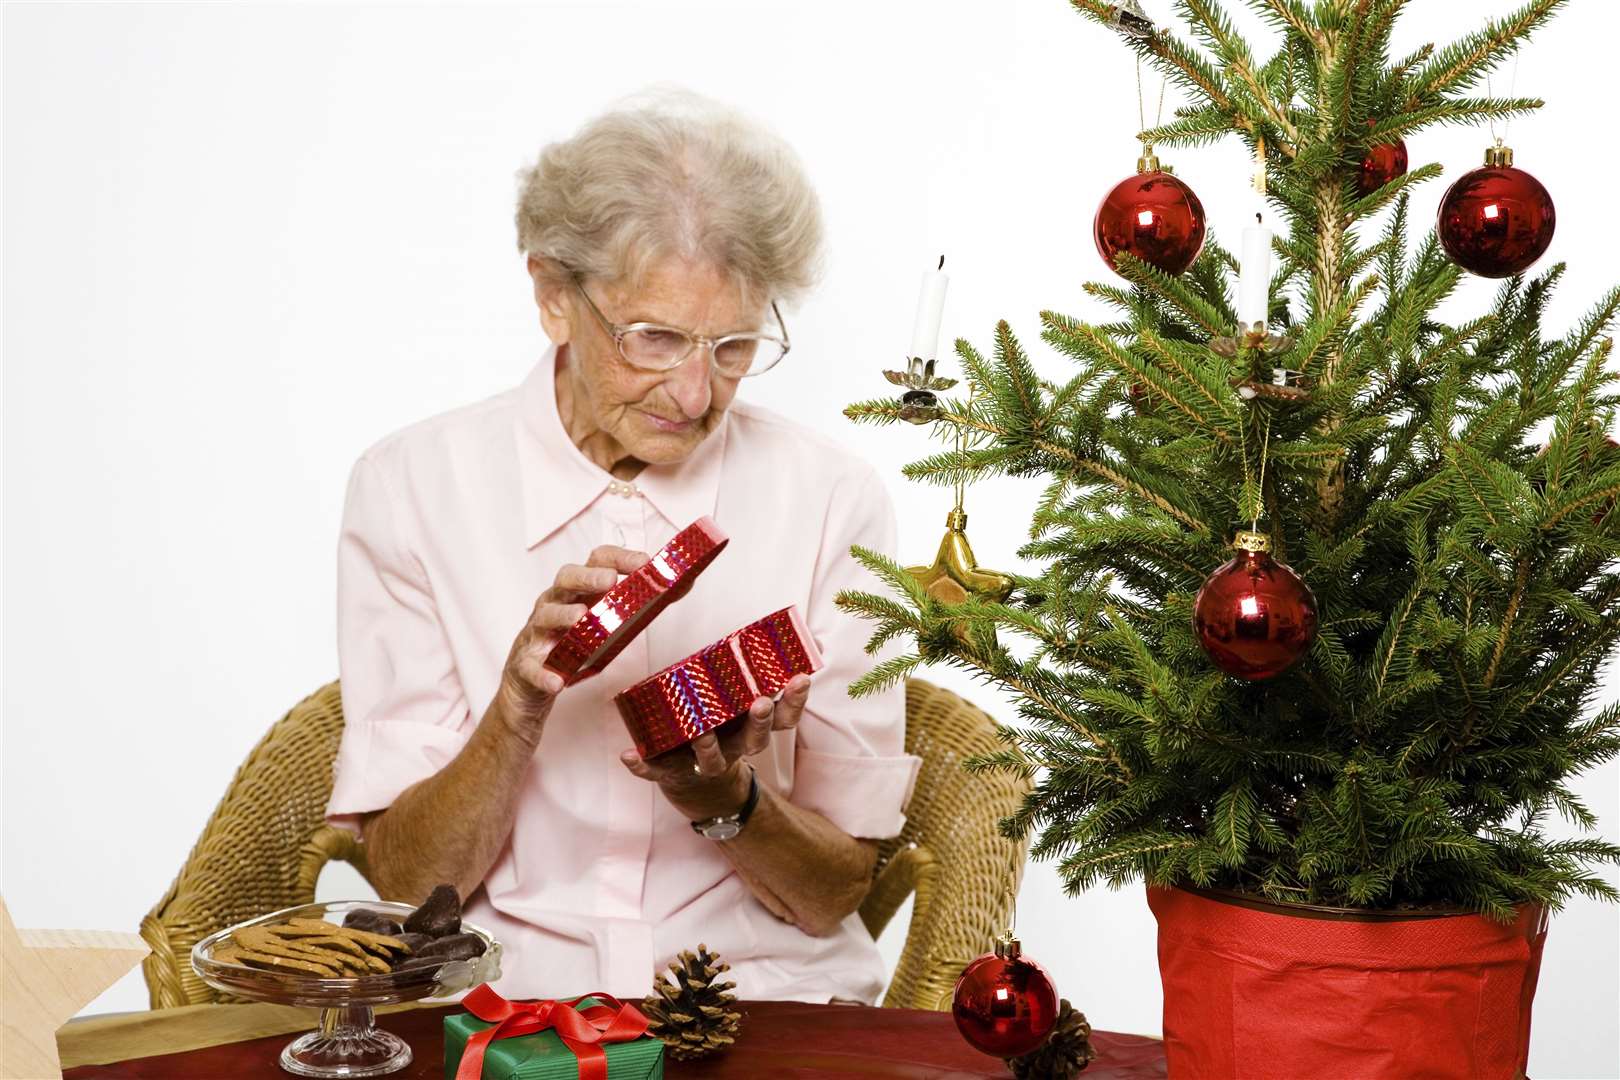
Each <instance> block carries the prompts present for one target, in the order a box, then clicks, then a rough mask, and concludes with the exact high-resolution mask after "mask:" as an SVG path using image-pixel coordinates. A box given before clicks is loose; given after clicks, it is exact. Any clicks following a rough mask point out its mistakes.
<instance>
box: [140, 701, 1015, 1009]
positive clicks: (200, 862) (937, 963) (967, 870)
mask: <svg viewBox="0 0 1620 1080" xmlns="http://www.w3.org/2000/svg"><path fill="white" fill-rule="evenodd" d="M994 732H995V722H994V721H993V720H992V719H991V718H990V717H989V716H988V715H986V714H985V713H984V712H982V711H980V710H979V709H977V708H975V707H974V706H972V705H970V704H968V703H967V702H966V701H963V700H962V699H961V698H959V697H957V696H956V695H955V694H952V693H951V692H950V691H948V690H942V689H940V688H939V687H936V686H932V685H930V684H929V683H926V682H923V681H921V680H917V679H913V680H912V681H911V682H909V683H908V684H907V687H906V749H907V751H909V752H910V753H913V754H916V755H918V756H919V757H921V758H922V759H923V766H922V773H921V775H920V776H919V777H918V780H917V788H916V791H915V793H914V794H913V795H912V800H911V806H910V808H909V810H908V814H907V822H906V827H905V830H904V831H903V832H902V833H901V834H900V836H898V837H896V838H894V839H892V840H888V841H886V842H885V843H884V845H883V848H882V850H881V853H880V855H879V862H878V876H877V879H876V881H875V882H874V884H873V887H872V891H871V893H870V895H869V896H868V897H867V899H866V902H865V903H864V904H863V905H862V906H861V918H862V920H863V921H864V922H865V924H866V927H867V929H868V930H870V931H871V932H872V934H873V936H874V937H875V936H876V935H877V934H878V933H880V932H881V931H882V929H883V927H884V926H886V925H887V924H888V922H889V920H890V919H891V918H893V916H894V913H895V912H896V911H897V910H898V909H899V907H900V905H901V904H902V903H903V902H904V900H905V898H906V897H907V896H909V895H911V894H912V893H913V892H915V893H916V900H915V902H914V903H913V905H912V915H911V926H910V928H909V930H908V932H907V935H906V945H905V950H904V952H903V953H902V954H901V957H900V963H899V965H898V967H897V968H896V969H895V975H894V980H893V983H892V984H891V986H890V988H889V991H888V994H887V995H886V996H885V998H884V1001H883V1004H884V1005H886V1006H891V1007H897V1006H898V1007H909V1008H921V1009H934V1008H938V1007H940V1005H941V1002H942V1001H943V1000H944V999H945V997H946V995H948V993H949V991H950V989H951V986H952V984H953V983H954V982H955V979H956V976H957V974H958V973H959V972H960V971H961V969H962V967H963V965H964V964H966V963H967V961H968V960H970V959H972V958H973V957H974V956H976V955H978V954H979V953H981V952H983V951H985V950H986V949H988V948H989V946H990V944H991V942H992V940H993V938H994V936H995V934H996V933H997V932H998V931H999V930H1000V929H1001V928H1002V927H1003V926H1004V925H1005V920H1006V918H1007V915H1008V911H1007V897H1006V894H1005V893H1004V891H1003V884H1004V882H1005V881H1006V875H1007V871H1008V863H1009V859H1010V856H1011V849H1010V848H1009V846H1008V842H1007V841H1006V840H1004V839H1002V838H1000V837H999V836H998V835H997V834H996V832H995V825H996V821H997V819H998V818H1000V817H1002V816H1004V815H1006V814H1008V813H1010V812H1011V811H1012V809H1013V807H1015V806H1016V805H1017V804H1018V802H1019V800H1020V799H1021V798H1022V796H1023V793H1024V791H1025V785H1024V784H1023V783H1022V782H1020V781H1018V780H1017V779H1016V778H1013V777H1009V776H1005V775H1002V774H990V775H979V776H969V775H968V774H967V773H965V772H963V771H962V770H961V769H960V768H958V767H957V766H958V764H959V762H960V761H961V759H962V758H963V757H964V756H966V755H969V754H973V753H977V752H980V751H983V750H988V749H990V748H991V747H993V746H995V745H997V743H996V739H995V734H994ZM342 733H343V705H342V700H341V698H340V696H339V693H338V684H337V683H336V682H332V683H328V684H327V685H326V686H323V687H321V688H320V689H319V690H317V691H316V692H315V693H313V694H311V695H310V696H309V697H307V698H305V699H304V700H303V701H301V702H299V703H298V704H297V705H296V706H294V707H293V708H292V710H291V711H289V712H288V713H287V715H285V716H284V717H282V718H281V720H279V721H278V722H277V723H276V724H275V726H273V727H272V728H271V729H270V731H269V733H268V734H267V735H265V737H264V738H263V739H262V740H260V742H259V745H258V746H256V747H254V749H253V752H252V753H251V754H249V755H248V759H247V761H245V762H244V763H243V764H242V767H241V768H240V769H238V770H237V772H236V776H235V778H234V779H232V781H231V785H230V787H229V788H228V789H227V790H226V792H225V797H224V798H223V799H221V800H220V804H219V806H218V807H217V808H216V809H215V810H214V814H213V817H211V818H210V819H209V821H208V824H207V825H206V826H205V827H204V829H203V833H202V837H201V838H200V839H199V840H198V841H197V845H196V847H195V848H193V849H192V852H191V855H190V857H189V858H187V859H186V863H185V865H184V866H183V867H182V868H181V870H180V874H179V876H178V877H176V878H175V881H174V884H173V885H171V886H170V887H169V891H168V892H167V893H166V894H165V895H164V897H163V899H162V900H160V901H158V904H157V906H156V907H154V908H153V909H152V911H151V912H150V913H149V914H148V915H147V916H146V918H145V919H143V920H141V937H142V938H144V939H145V940H146V943H147V944H148V945H150V946H151V948H152V952H151V955H150V956H148V957H147V958H146V960H144V961H143V962H142V965H141V967H142V969H143V972H144V974H145V976H146V985H147V988H148V990H149V991H150V994H151V1000H152V1007H153V1008H154V1009H162V1008H170V1007H173V1006H177V1005H196V1004H203V1003H208V1002H217V1001H223V1000H227V999H226V998H224V997H223V996H222V995H220V994H219V993H218V992H216V991H215V990H213V989H212V988H211V987H209V986H208V985H206V984H205V983H204V982H203V981H202V980H201V979H199V978H198V977H197V975H196V974H195V973H194V972H193V971H192V969H191V958H190V954H191V947H192V946H193V945H194V944H196V942H198V941H199V940H201V939H202V938H204V937H206V936H207V935H209V934H211V933H213V932H214V931H215V930H218V929H220V928H221V927H224V926H229V925H231V924H232V923H235V922H240V921H242V920H243V919H249V918H253V917H255V916H258V915H262V914H264V913H265V912H267V911H275V910H278V909H280V908H285V907H292V906H293V905H295V904H304V903H308V902H310V901H311V900H313V899H314V897H315V882H316V880H317V879H318V878H319V877H320V874H321V868H322V867H324V866H325V865H326V863H327V862H328V861H330V860H332V859H343V860H345V861H347V862H350V863H352V864H354V866H355V867H357V868H358V869H359V870H360V872H361V873H362V874H364V873H365V872H366V864H365V852H364V850H363V848H362V847H361V845H360V844H359V843H358V842H357V841H356V840H355V839H354V838H353V837H352V836H351V835H350V834H349V833H347V832H345V831H343V830H341V829H334V828H332V827H331V826H329V825H326V824H325V823H324V822H323V821H322V815H323V813H324V811H325V809H326V802H327V798H328V796H329V795H330V793H331V790H332V762H333V759H334V758H335V757H336V756H337V747H338V740H339V738H340V737H341V735H342ZM1017 861H1018V863H1020V864H1021V863H1022V858H1021V857H1020V858H1019V859H1018V860H1017Z"/></svg>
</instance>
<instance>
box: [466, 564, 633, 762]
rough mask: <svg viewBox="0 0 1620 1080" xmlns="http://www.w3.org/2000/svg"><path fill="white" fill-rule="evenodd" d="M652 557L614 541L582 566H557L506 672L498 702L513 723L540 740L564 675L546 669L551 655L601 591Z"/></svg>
mask: <svg viewBox="0 0 1620 1080" xmlns="http://www.w3.org/2000/svg"><path fill="white" fill-rule="evenodd" d="M648 558H649V556H648V555H647V554H646V553H645V552H641V551H631V550H630V549H628V548H622V547H614V546H612V545H611V544H604V545H603V546H601V547H599V548H597V549H596V550H595V551H592V552H591V554H590V557H589V558H587V559H586V560H585V564H584V565H583V566H580V565H577V564H574V563H569V564H567V565H566V566H563V567H561V568H559V569H558V571H557V578H556V580H555V581H554V582H553V583H552V586H551V588H549V589H547V590H546V591H545V592H543V593H541V594H540V598H539V599H538V600H536V601H535V603H534V610H533V611H532V612H530V614H529V621H528V622H527V623H526V624H525V625H524V627H523V629H522V630H520V631H518V635H517V638H516V639H515V640H513V642H512V649H511V652H510V653H508V654H507V657H506V666H505V667H504V668H503V669H502V671H501V685H500V689H499V690H498V691H497V692H496V695H495V698H496V702H497V704H498V705H499V706H500V707H501V710H502V713H503V715H505V717H506V718H507V721H508V723H509V724H510V725H511V726H512V728H513V729H514V730H515V731H517V732H518V733H520V734H521V735H523V736H524V737H525V738H531V739H538V738H539V736H540V729H541V728H542V727H543V726H544V724H545V719H546V716H547V715H549V714H550V712H551V704H552V702H553V701H554V700H555V699H556V697H557V694H558V693H559V692H560V691H561V690H562V688H563V681H562V677H561V676H560V675H558V674H557V673H556V672H554V671H548V670H546V668H545V662H546V657H547V656H550V655H551V650H552V649H553V648H555V647H556V644H557V642H558V640H559V639H560V638H561V637H562V635H563V633H564V631H566V630H567V629H568V628H569V627H570V626H573V625H574V623H576V622H578V621H579V617H580V616H581V615H584V614H585V613H586V612H587V611H589V610H590V606H591V605H592V604H594V603H596V602H597V601H598V600H600V599H601V598H602V594H603V593H605V592H607V591H608V590H609V589H611V588H612V587H613V586H614V585H616V584H618V581H619V577H620V575H621V574H628V573H630V572H631V571H632V570H634V569H635V568H636V567H638V566H640V565H641V564H642V563H644V562H646V561H647V559H648Z"/></svg>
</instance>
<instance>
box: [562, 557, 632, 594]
mask: <svg viewBox="0 0 1620 1080" xmlns="http://www.w3.org/2000/svg"><path fill="white" fill-rule="evenodd" d="M618 582H619V572H618V571H617V570H615V569H613V568H612V567H610V566H576V565H574V564H573V563H569V564H568V565H567V566H564V567H562V568H561V569H559V570H558V571H557V584H556V585H555V586H553V587H554V588H556V589H558V590H560V591H563V592H567V593H569V594H571V595H572V596H599V595H601V594H602V593H605V592H607V591H608V590H609V589H611V588H613V586H614V585H616V584H618Z"/></svg>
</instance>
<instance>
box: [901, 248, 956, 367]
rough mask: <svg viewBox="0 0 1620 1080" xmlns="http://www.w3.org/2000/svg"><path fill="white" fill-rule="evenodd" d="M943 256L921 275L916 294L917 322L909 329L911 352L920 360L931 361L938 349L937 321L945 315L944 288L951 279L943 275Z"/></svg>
mask: <svg viewBox="0 0 1620 1080" xmlns="http://www.w3.org/2000/svg"><path fill="white" fill-rule="evenodd" d="M944 267H945V256H943V255H941V256H940V257H939V266H938V267H937V268H935V269H933V270H929V271H927V272H926V273H924V274H923V277H922V290H921V291H920V292H919V293H918V294H917V321H916V323H915V324H913V326H912V328H911V352H910V354H909V355H911V356H914V357H916V358H918V359H920V360H932V359H934V354H935V352H936V350H938V348H939V320H940V317H941V316H942V315H943V314H944V313H945V286H947V285H949V284H950V282H951V279H950V278H949V277H948V276H947V275H946V274H945V270H944Z"/></svg>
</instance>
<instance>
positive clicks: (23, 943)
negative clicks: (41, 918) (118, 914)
mask: <svg viewBox="0 0 1620 1080" xmlns="http://www.w3.org/2000/svg"><path fill="white" fill-rule="evenodd" d="M148 951H149V950H148V949H147V947H146V943H145V942H143V941H142V940H141V939H140V937H139V936H138V935H136V934H117V933H111V932H107V931H101V930H22V931H19V930H18V929H17V928H16V927H14V926H12V925H11V913H10V912H9V911H7V910H6V904H5V901H4V900H3V899H0V961H3V965H0V966H3V969H4V970H3V972H0V979H3V983H4V998H3V1000H0V1006H3V1014H0V1025H3V1027H4V1031H3V1032H0V1036H3V1038H4V1041H3V1042H0V1080H42V1078H43V1080H60V1077H61V1075H62V1065H61V1061H60V1059H58V1058H57V1056H56V1029H57V1028H59V1027H61V1026H62V1025H63V1024H65V1023H67V1021H68V1020H69V1019H71V1018H72V1016H73V1014H74V1013H76V1012H78V1011H79V1010H80V1009H82V1008H84V1007H85V1006H86V1005H88V1004H90V1002H92V1001H94V1000H95V999H96V997H97V996H98V995H100V993H101V992H102V991H103V990H105V989H107V987H109V986H111V985H112V984H113V983H115V982H117V981H118V980H119V979H120V978H122V977H123V976H124V973H125V972H127V971H128V970H129V969H130V968H132V967H134V966H135V965H136V964H138V963H140V962H141V959H142V958H143V957H145V956H146V954H147V952H148Z"/></svg>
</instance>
